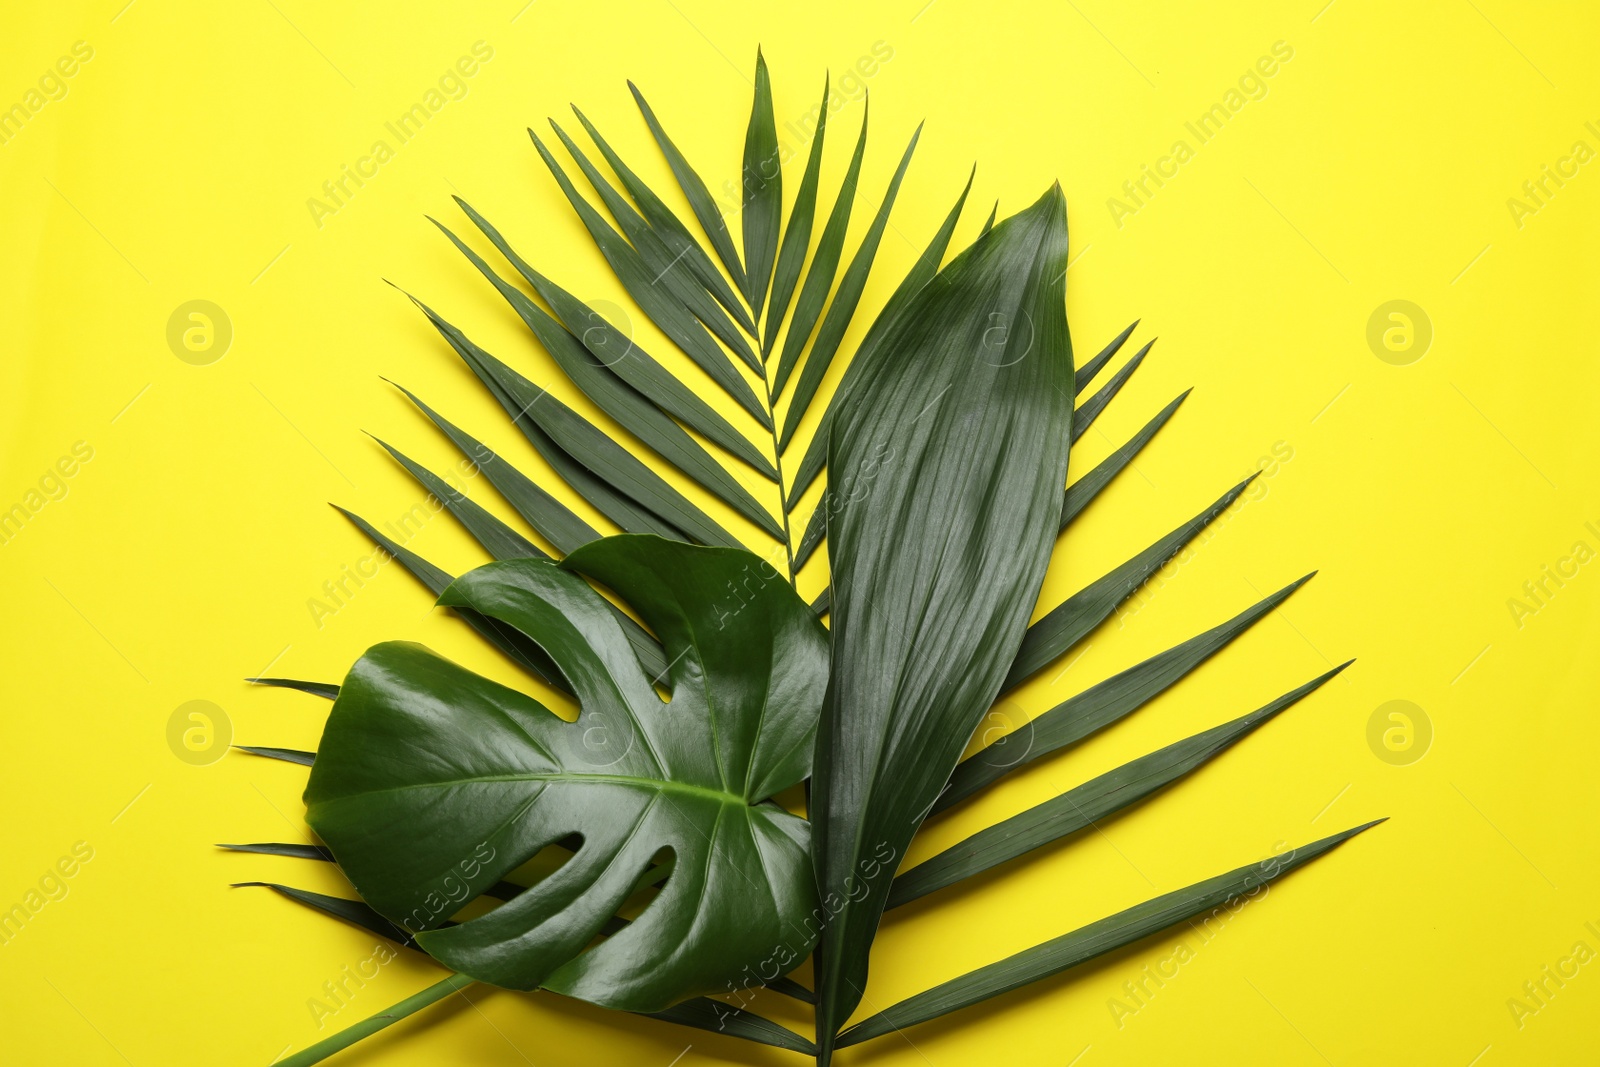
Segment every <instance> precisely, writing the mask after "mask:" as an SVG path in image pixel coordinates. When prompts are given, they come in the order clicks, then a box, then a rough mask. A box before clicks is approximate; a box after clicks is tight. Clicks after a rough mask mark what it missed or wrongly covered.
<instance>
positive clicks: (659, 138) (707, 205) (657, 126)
mask: <svg viewBox="0 0 1600 1067" xmlns="http://www.w3.org/2000/svg"><path fill="white" fill-rule="evenodd" d="M628 89H629V90H630V91H631V92H632V93H633V99H634V101H635V102H636V103H637V104H638V105H639V113H640V114H642V115H643V116H644V121H645V125H647V126H649V127H650V133H651V135H652V136H654V137H655V139H656V144H658V145H660V146H661V154H662V155H664V156H666V157H667V166H669V167H671V168H672V175H673V177H675V178H677V179H678V188H680V189H682V190H683V195H684V196H685V197H686V198H687V199H688V201H689V207H690V208H692V209H693V210H694V217H695V218H697V219H699V220H700V228H701V229H702V230H704V231H705V234H706V236H707V237H708V238H710V239H711V247H712V248H714V249H716V250H717V256H718V257H719V258H720V259H721V260H722V265H723V266H724V267H727V268H728V274H729V275H731V276H732V278H733V284H734V285H736V286H738V287H739V288H740V289H743V288H744V287H745V281H744V266H743V265H742V264H741V263H740V262H739V253H738V252H735V251H734V249H733V238H732V237H731V236H730V235H729V234H728V223H727V220H725V219H724V218H723V217H722V212H720V211H718V210H717V205H716V202H715V201H713V200H712V199H711V193H710V192H709V191H707V189H706V183H705V182H703V181H701V180H700V175H698V174H696V173H695V172H694V168H693V167H691V166H689V161H688V160H687V159H684V158H683V153H682V152H679V151H678V146H677V145H675V144H673V143H672V139H671V138H670V137H668V136H667V131H666V130H663V129H662V128H661V123H660V122H659V121H657V119H656V113H655V112H654V111H652V110H650V105H649V104H648V103H646V102H645V99H644V94H643V93H641V92H640V91H639V87H638V86H637V85H634V84H633V82H631V81H630V82H629V83H628Z"/></svg>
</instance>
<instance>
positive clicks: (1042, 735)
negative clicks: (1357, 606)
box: [933, 572, 1315, 814]
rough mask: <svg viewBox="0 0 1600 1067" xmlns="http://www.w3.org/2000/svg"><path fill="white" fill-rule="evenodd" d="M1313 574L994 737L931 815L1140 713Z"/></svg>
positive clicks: (960, 771) (964, 765) (966, 763)
mask: <svg viewBox="0 0 1600 1067" xmlns="http://www.w3.org/2000/svg"><path fill="white" fill-rule="evenodd" d="M1314 573H1315V572H1313V574H1314ZM1313 574H1308V575H1306V576H1305V577H1304V578H1301V579H1300V580H1299V581H1296V582H1291V583H1290V584H1289V585H1286V586H1284V587H1283V588H1282V589H1280V590H1278V591H1277V592H1276V593H1273V594H1272V595H1271V596H1268V597H1265V598H1263V599H1262V600H1260V601H1259V602H1257V603H1255V604H1252V605H1251V606H1250V607H1248V608H1246V609H1245V610H1244V611H1241V612H1240V613H1239V614H1238V615H1235V616H1234V617H1233V618H1231V619H1229V620H1228V621H1227V622H1224V623H1222V624H1220V625H1218V626H1213V627H1212V628H1211V629H1209V630H1206V631H1205V632H1204V633H1201V634H1197V635H1195V636H1194V637H1191V638H1190V639H1189V640H1187V641H1184V642H1183V643H1182V644H1179V645H1175V646H1173V647H1172V648H1169V649H1167V650H1166V651H1165V652H1158V653H1157V654H1156V655H1154V656H1151V657H1150V658H1149V659H1147V660H1144V661H1143V662H1141V663H1138V664H1136V665H1135V666H1132V667H1129V668H1128V669H1127V670H1125V671H1122V672H1121V673H1120V674H1116V675H1113V676H1112V677H1110V678H1107V679H1106V680H1105V681H1103V682H1100V683H1098V684H1096V685H1093V686H1090V687H1089V688H1088V689H1085V690H1084V691H1083V692H1081V693H1079V694H1077V695H1076V696H1073V697H1069V698H1068V699H1067V700H1064V701H1062V702H1061V703H1060V704H1057V705H1056V706H1055V707H1053V708H1051V709H1050V710H1049V711H1046V712H1042V713H1041V714H1039V715H1037V716H1035V717H1034V718H1032V719H1030V720H1029V721H1028V722H1026V723H1024V724H1023V725H1021V726H1019V727H1018V728H1017V729H1015V730H1013V731H1011V732H1010V733H1007V734H1005V735H1003V736H1001V737H999V738H996V739H995V741H994V742H993V743H992V744H991V745H989V746H987V747H985V748H984V749H982V750H980V751H978V752H976V753H974V754H973V755H972V756H971V757H969V758H968V759H965V760H963V761H962V762H961V764H960V765H959V766H957V767H956V769H955V773H953V774H952V775H951V776H950V782H949V784H948V785H947V786H946V787H945V790H944V792H943V793H940V794H939V799H938V801H937V802H935V804H934V805H933V814H938V813H939V812H941V811H944V810H945V809H946V808H950V807H953V806H954V805H956V804H958V803H960V802H961V801H963V800H965V799H966V798H967V797H969V796H971V795H972V794H974V793H976V792H978V791H979V790H980V789H983V788H985V787H987V786H989V785H992V784H993V783H994V782H997V781H999V780H1000V779H1001V778H1003V777H1005V776H1006V775H1007V774H1010V773H1011V772H1012V771H1014V770H1017V769H1018V768H1020V767H1025V766H1027V765H1028V764H1029V763H1031V762H1033V761H1034V760H1037V759H1041V758H1043V757H1044V756H1048V755H1049V754H1050V753H1052V752H1059V751H1060V750H1061V749H1063V748H1066V747H1067V746H1068V745H1073V744H1077V743H1078V742H1079V741H1082V740H1083V739H1084V738H1086V737H1088V736H1090V735H1091V734H1094V733H1097V732H1098V731H1100V730H1103V729H1105V728H1106V727H1108V726H1110V725H1112V724H1113V723H1115V722H1118V721H1120V720H1121V719H1123V718H1125V717H1127V716H1128V715H1131V714H1133V713H1134V712H1135V711H1138V710H1139V709H1140V708H1142V707H1143V706H1144V705H1145V704H1148V703H1149V702H1150V701H1152V700H1154V699H1155V698H1156V697H1158V696H1160V695H1161V694H1162V693H1164V692H1166V691H1167V690H1168V689H1170V688H1171V687H1172V686H1174V685H1176V684H1177V683H1178V682H1179V681H1181V680H1182V679H1184V678H1186V677H1188V675H1189V673H1190V672H1191V671H1193V670H1195V669H1196V668H1197V667H1199V666H1200V665H1201V664H1202V663H1204V662H1205V661H1206V660H1208V659H1210V658H1211V657H1212V656H1214V655H1216V654H1217V653H1218V652H1220V651H1221V650H1222V649H1224V648H1226V647H1227V646H1228V645H1229V644H1231V643H1232V642H1233V640H1234V639H1235V638H1237V637H1238V636H1239V635H1240V634H1242V633H1244V632H1245V631H1246V630H1248V629H1249V628H1250V627H1252V626H1254V625H1255V624H1256V623H1257V622H1259V621H1260V620H1261V619H1263V618H1265V617H1266V615H1267V613H1268V612H1270V611H1272V609H1273V608H1275V607H1277V606H1278V605H1279V604H1281V603H1283V602H1284V601H1285V600H1287V599H1288V598H1289V597H1290V596H1292V595H1293V594H1294V592H1295V590H1297V589H1299V588H1300V587H1301V586H1302V585H1304V584H1305V583H1307V582H1309V581H1310V580H1311V579H1312V577H1313Z"/></svg>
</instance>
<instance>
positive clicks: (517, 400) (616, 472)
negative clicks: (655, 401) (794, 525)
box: [417, 301, 740, 548]
mask: <svg viewBox="0 0 1600 1067" xmlns="http://www.w3.org/2000/svg"><path fill="white" fill-rule="evenodd" d="M417 306H418V307H419V308H421V309H422V310H423V312H424V313H425V314H426V315H427V316H428V318H429V319H430V320H431V321H432V322H433V325H434V327H435V328H436V329H438V331H439V333H440V334H442V335H443V336H444V338H445V340H447V341H449V342H450V345H451V347H452V348H454V349H455V350H456V352H457V353H458V354H459V355H460V356H461V358H462V359H463V360H465V361H466V363H467V365H468V366H470V367H471V368H472V369H473V372H474V373H476V374H477V375H478V377H479V378H480V379H483V380H485V382H487V381H488V380H489V379H493V382H494V386H495V389H496V391H497V393H498V394H503V395H502V396H501V397H500V401H501V404H502V405H505V406H506V407H507V410H508V411H509V412H511V414H512V417H513V418H514V419H515V420H516V421H517V423H518V425H519V426H525V425H526V424H527V423H528V422H532V423H533V424H534V425H536V426H537V427H538V428H539V430H540V431H542V433H543V436H544V437H545V438H546V439H547V440H548V441H550V442H552V443H553V444H554V445H555V447H556V448H557V449H559V450H560V451H561V452H564V453H565V454H566V455H567V456H570V457H571V459H572V460H573V461H574V462H575V463H578V464H581V465H582V466H583V468H584V469H585V470H586V471H587V472H588V473H589V474H590V475H591V476H592V478H593V479H594V480H598V481H600V482H602V483H603V484H604V485H605V486H607V487H608V488H609V489H610V490H611V492H610V493H609V494H595V495H593V496H591V495H590V493H589V492H586V489H588V488H589V487H588V486H585V485H580V484H574V483H573V482H572V479H570V478H567V481H568V483H569V484H572V487H573V488H574V489H576V490H578V492H580V493H582V494H583V495H584V497H585V498H586V499H588V500H589V502H590V503H591V504H593V505H594V506H595V507H597V508H599V509H600V510H601V511H603V512H605V513H606V515H607V517H609V518H610V519H611V520H612V521H613V522H615V523H617V525H619V526H621V527H623V529H625V530H628V531H629V532H634V533H655V534H660V535H661V536H664V537H676V539H678V540H684V541H694V542H697V543H699V544H703V545H723V546H726V547H731V548H737V547H740V546H739V542H738V540H737V539H736V538H734V536H733V535H732V534H730V533H728V531H726V530H724V529H723V528H722V527H721V526H719V525H717V523H716V522H715V521H714V520H713V519H712V518H711V517H710V516H709V515H707V514H706V513H705V512H703V511H701V510H700V509H699V508H698V507H696V506H695V505H694V504H693V503H691V502H690V501H689V499H688V498H687V497H685V496H684V495H683V494H682V493H680V492H678V490H676V489H674V488H673V487H672V486H671V485H669V484H668V483H667V482H666V480H665V479H663V478H662V477H661V476H660V475H659V474H657V473H656V472H655V471H653V470H651V469H650V468H649V467H647V466H645V464H644V463H642V462H641V461H640V460H639V459H638V457H636V456H635V455H634V454H633V453H631V452H629V451H628V450H627V449H625V448H623V447H622V446H621V445H619V444H617V443H616V442H615V441H613V440H612V439H611V438H610V437H608V436H606V435H605V434H604V433H603V432H601V431H600V430H599V429H598V428H596V427H595V426H594V424H593V423H591V422H589V421H588V420H587V419H585V418H584V417H583V416H581V415H579V414H578V413H577V412H576V411H573V410H572V409H571V408H569V407H567V406H566V405H565V404H563V403H562V402H561V401H560V400H557V399H556V398H555V397H554V396H551V395H550V393H549V392H548V391H546V390H545V389H543V388H541V387H539V386H537V385H534V384H533V383H532V382H530V381H528V379H526V378H524V377H523V376H522V375H520V374H518V373H517V372H516V371H514V370H512V369H511V368H510V367H508V366H506V365H505V364H504V363H502V362H500V361H499V360H498V359H496V358H495V357H494V356H491V355H490V354H489V353H488V352H485V351H484V350H483V349H481V348H479V347H478V346H477V345H475V344H473V343H472V341H470V340H468V338H467V336H466V335H465V334H463V333H462V332H461V331H460V330H458V329H456V327H454V326H452V325H451V324H450V323H449V322H447V321H445V320H444V319H443V318H441V317H440V316H439V315H438V314H437V313H436V312H435V311H434V310H433V309H432V308H430V307H428V306H427V305H426V304H424V303H422V302H421V301H417ZM508 400H509V401H510V403H509V404H507V401H508ZM529 439H530V441H533V443H534V445H535V447H538V445H539V442H538V441H537V440H534V439H533V438H532V436H531V435H530V438H529ZM540 451H541V452H545V450H544V449H541V450H540ZM545 459H546V460H549V461H550V462H551V465H552V466H555V465H556V461H555V460H552V459H551V455H550V454H545ZM557 471H558V472H559V473H560V474H561V475H562V477H563V478H566V477H567V473H568V472H567V471H566V470H562V469H561V468H560V467H557ZM617 497H620V498H622V499H623V500H625V501H627V502H629V503H630V504H631V505H633V507H631V508H616V507H615V505H616V499H615V498H617ZM613 510H615V511H616V514H613ZM639 512H644V513H645V514H643V515H640V514H639ZM652 517H653V518H654V520H655V521H651V518H652ZM676 531H681V532H682V536H678V535H677V534H676Z"/></svg>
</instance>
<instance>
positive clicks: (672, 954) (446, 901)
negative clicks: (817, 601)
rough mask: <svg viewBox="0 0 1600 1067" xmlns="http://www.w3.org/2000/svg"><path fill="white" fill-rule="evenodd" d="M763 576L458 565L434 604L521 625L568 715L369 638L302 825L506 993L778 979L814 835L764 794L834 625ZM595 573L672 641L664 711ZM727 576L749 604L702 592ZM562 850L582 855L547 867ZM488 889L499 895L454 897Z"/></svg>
mask: <svg viewBox="0 0 1600 1067" xmlns="http://www.w3.org/2000/svg"><path fill="white" fill-rule="evenodd" d="M761 567H762V564H761V561H760V559H759V557H756V556H754V555H752V554H751V553H749V552H747V551H744V550H742V549H730V548H705V547H697V546H693V545H688V544H684V543H682V542H677V541H670V540H667V539H664V538H661V537H657V536H654V535H648V534H630V535H621V536H617V537H611V538H605V539H602V540H599V541H595V542H593V543H591V544H589V545H587V546H584V547H583V548H580V549H578V550H577V551H575V552H573V553H571V554H570V555H569V556H568V557H567V559H566V560H565V561H564V562H562V563H559V564H558V563H555V562H553V561H550V560H541V559H531V558H530V559H512V560H505V561H502V562H498V563H491V564H488V565H487V566H483V567H479V568H478V569H476V570H474V571H470V572H468V573H467V574H465V575H463V576H461V577H460V578H458V579H456V580H455V581H454V582H453V583H451V584H450V586H449V587H448V588H446V589H445V590H444V592H443V594H442V595H441V596H440V598H439V602H440V603H441V604H442V605H446V606H450V607H455V608H457V609H464V610H466V611H469V612H471V613H473V615H474V616H475V617H477V618H480V619H484V620H488V621H489V622H491V623H493V624H495V625H498V626H504V627H507V628H510V629H512V630H514V631H515V632H516V633H517V634H518V635H519V636H521V637H525V638H527V639H528V640H530V641H531V642H532V643H533V644H534V645H535V646H537V648H538V649H539V650H540V651H541V652H542V653H543V654H545V655H547V656H548V657H549V658H550V660H551V662H552V663H553V664H554V665H555V667H556V669H558V670H559V672H560V674H561V677H562V678H563V679H565V680H566V681H567V682H568V683H570V684H571V686H572V689H573V692H574V695H575V696H576V697H577V699H578V704H579V708H580V710H579V713H578V715H577V717H576V719H575V720H574V721H571V722H568V721H565V720H563V719H561V718H559V717H557V716H556V715H555V714H553V713H552V712H551V711H550V710H549V708H547V707H546V706H545V705H543V704H542V703H540V702H539V701H538V700H536V699H534V698H533V697H531V696H529V695H528V694H526V693H523V692H520V691H518V690H516V689H512V688H510V687H508V686H504V685H501V684H499V683H497V682H493V681H491V680H489V679H487V678H484V677H482V676H480V675H477V674H474V673H472V672H471V671H469V670H467V669H465V668H464V667H461V666H458V665H457V664H455V663H452V662H450V661H449V660H447V659H445V658H443V657H442V656H439V655H437V654H436V653H434V652H432V651H430V650H428V649H426V648H423V647H422V646H420V645H415V644H409V643H403V642H390V643H388V644H382V645H377V646H375V647H374V648H372V649H370V650H369V651H368V652H367V653H366V655H364V656H363V657H362V658H361V659H360V660H359V661H358V662H357V663H356V665H355V666H354V667H353V668H352V669H351V671H350V673H349V675H348V676H347V677H346V678H345V681H344V684H343V685H341V686H340V689H339V695H338V698H337V699H336V700H335V702H334V706H333V711H332V713H331V714H330V715H329V717H328V724H327V727H326V729H325V731H324V733H323V737H322V742H321V744H320V745H319V747H318V750H317V758H316V761H315V763H314V764H313V766H312V771H311V777H310V781H309V782H308V784H307V787H306V794H305V799H306V806H307V815H306V817H307V821H308V822H309V823H310V824H311V826H312V828H313V829H314V830H316V832H317V833H318V834H319V835H320V836H321V837H322V839H323V841H324V842H326V844H327V846H328V848H329V849H330V850H331V852H332V854H333V856H334V858H335V859H336V860H337V861H338V863H339V865H340V866H341V867H342V868H343V869H344V871H345V873H346V874H347V875H348V876H349V878H350V880H351V882H352V884H354V885H355V887H356V889H357V890H358V891H359V892H360V894H361V896H362V898H363V899H364V900H365V901H366V902H367V903H368V904H370V905H371V906H372V907H373V908H374V909H376V910H377V911H378V913H379V914H381V915H382V916H384V917H385V918H386V919H388V920H389V921H390V922H393V923H396V924H403V925H404V926H405V927H406V928H407V929H409V930H412V931H414V932H416V941H417V943H418V944H419V945H420V946H421V947H422V948H423V949H424V950H426V951H427V952H428V953H430V954H431V955H433V956H434V957H435V958H437V959H439V960H440V961H441V962H443V963H445V964H447V965H448V966H451V967H453V968H455V969H456V970H458V971H460V972H462V973H464V974H467V975H470V976H471V977H473V978H477V979H479V980H481V981H485V982H489V983H491V984H494V985H500V986H505V987H507V988H512V989H535V988H545V989H549V990H552V991H554V992H558V993H563V994H566V995H568V996H573V997H576V998H578V999H582V1000H588V1001H591V1002H593V1003H596V1004H600V1005H603V1006H606V1007H614V1008H621V1009H624V1010H629V1011H661V1010H663V1009H665V1008H668V1007H671V1006H672V1005H674V1004H676V1003H678V1002H680V1001H682V1000H684V999H685V998H688V997H693V996H697V995H705V994H711V993H721V992H725V991H726V990H727V989H728V988H733V983H736V982H737V981H738V980H739V978H740V976H741V975H742V974H743V973H744V972H746V971H747V970H750V969H752V968H755V967H758V966H766V967H770V966H771V963H770V961H771V960H773V959H774V958H775V957H777V958H781V959H782V960H783V961H784V969H785V970H788V969H792V968H793V967H794V966H795V965H797V964H798V963H799V962H800V961H801V960H803V959H805V957H806V956H807V955H808V954H809V953H810V951H811V948H812V944H813V942H814V939H815V932H814V930H813V929H811V928H809V927H807V925H806V924H805V922H804V920H805V919H807V918H808V917H809V916H810V915H811V914H812V913H813V912H814V910H815V906H816V881H815V875H814V872H813V868H812V863H811V855H810V825H809V824H808V823H807V822H806V821H805V820H804V819H801V818H799V817H797V816H796V815H794V814H792V813H790V812H789V811H787V810H785V809H784V808H783V807H781V806H780V805H778V804H775V803H770V802H768V801H769V798H770V797H772V796H773V795H775V794H777V793H780V792H782V791H785V790H791V789H792V788H793V787H794V786H796V785H797V784H798V783H800V782H801V781H803V780H804V779H805V778H806V777H807V776H808V775H809V773H810V770H811V755H812V750H813V747H814V738H815V733H816V727H817V718H818V714H819V712H820V709H821V703H822V694H823V691H824V689H825V687H826V683H827V671H828V641H827V634H826V631H825V630H824V629H823V627H822V625H821V624H820V623H819V622H818V621H817V619H816V617H815V616H814V615H813V614H812V612H811V609H810V607H809V606H808V605H807V604H806V603H805V602H804V601H803V600H801V599H800V597H799V596H798V595H797V594H796V593H795V592H794V589H793V587H791V586H790V585H789V584H788V583H787V582H784V581H781V580H774V581H751V579H750V575H751V574H752V573H758V574H759V573H761V572H760V570H759V568H761ZM586 578H588V579H592V580H593V581H594V582H595V583H596V584H598V585H602V586H605V587H607V588H610V589H612V590H615V591H616V593H617V595H618V597H619V598H620V599H622V600H623V601H625V602H626V603H628V604H629V605H630V606H631V607H632V608H633V610H634V611H635V612H636V613H637V614H638V616H639V619H640V621H641V622H642V623H643V624H645V625H647V626H648V627H649V632H650V634H651V635H652V640H656V639H658V640H659V641H660V644H661V649H662V652H663V653H664V654H665V657H666V668H665V672H664V673H665V675H666V676H667V677H668V678H669V679H670V682H671V686H672V692H673V699H672V700H671V702H663V700H662V699H661V697H660V696H659V695H658V693H657V692H656V690H655V687H654V680H653V679H652V678H651V677H650V676H649V675H648V674H647V673H646V671H645V668H644V667H643V665H642V663H641V660H640V657H639V656H638V655H637V654H636V652H635V647H634V645H633V644H632V643H631V639H630V637H629V635H628V633H627V632H626V631H625V630H624V623H623V622H622V621H621V620H620V619H619V617H618V615H617V614H616V608H615V606H614V605H612V604H611V603H609V602H608V601H607V600H605V599H604V598H603V597H602V596H601V595H600V593H598V592H597V591H596V589H595V588H594V586H591V585H590V584H589V581H586V580H585V579H586ZM725 587H726V588H737V589H740V590H742V591H743V595H742V596H741V597H740V598H738V599H736V600H733V601H728V602H718V600H717V598H716V597H709V596H707V595H706V590H721V589H723V588H725ZM557 844H559V845H560V846H562V847H563V848H564V849H566V851H568V852H569V853H570V858H568V859H566V860H565V861H564V862H560V863H559V864H558V865H555V866H543V873H542V877H540V876H539V873H540V868H541V866H542V865H545V864H548V863H549V862H550V861H549V860H548V859H547V858H545V857H546V854H547V853H548V852H549V851H550V846H552V845H557ZM519 873H520V874H522V875H524V876H525V877H526V876H529V875H531V876H532V877H526V887H525V888H524V887H523V886H522V885H520V884H518V881H512V880H510V879H513V878H515V877H516V875H518V874H519ZM669 875H672V876H673V877H671V878H670V879H669V877H668V876H669ZM519 881H520V880H519ZM484 895H487V896H489V897H490V898H492V899H495V900H498V901H500V903H499V904H498V906H487V905H483V907H485V910H483V911H482V912H480V913H477V914H472V913H471V912H463V910H462V906H463V905H464V904H466V902H467V901H469V900H474V899H476V898H478V897H480V896H484ZM478 907H479V905H475V906H474V908H473V909H472V911H477V908H478ZM452 915H458V916H466V915H470V917H468V918H466V919H465V921H463V922H451V921H450V917H451V916H452ZM641 961H645V962H643V963H641Z"/></svg>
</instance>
